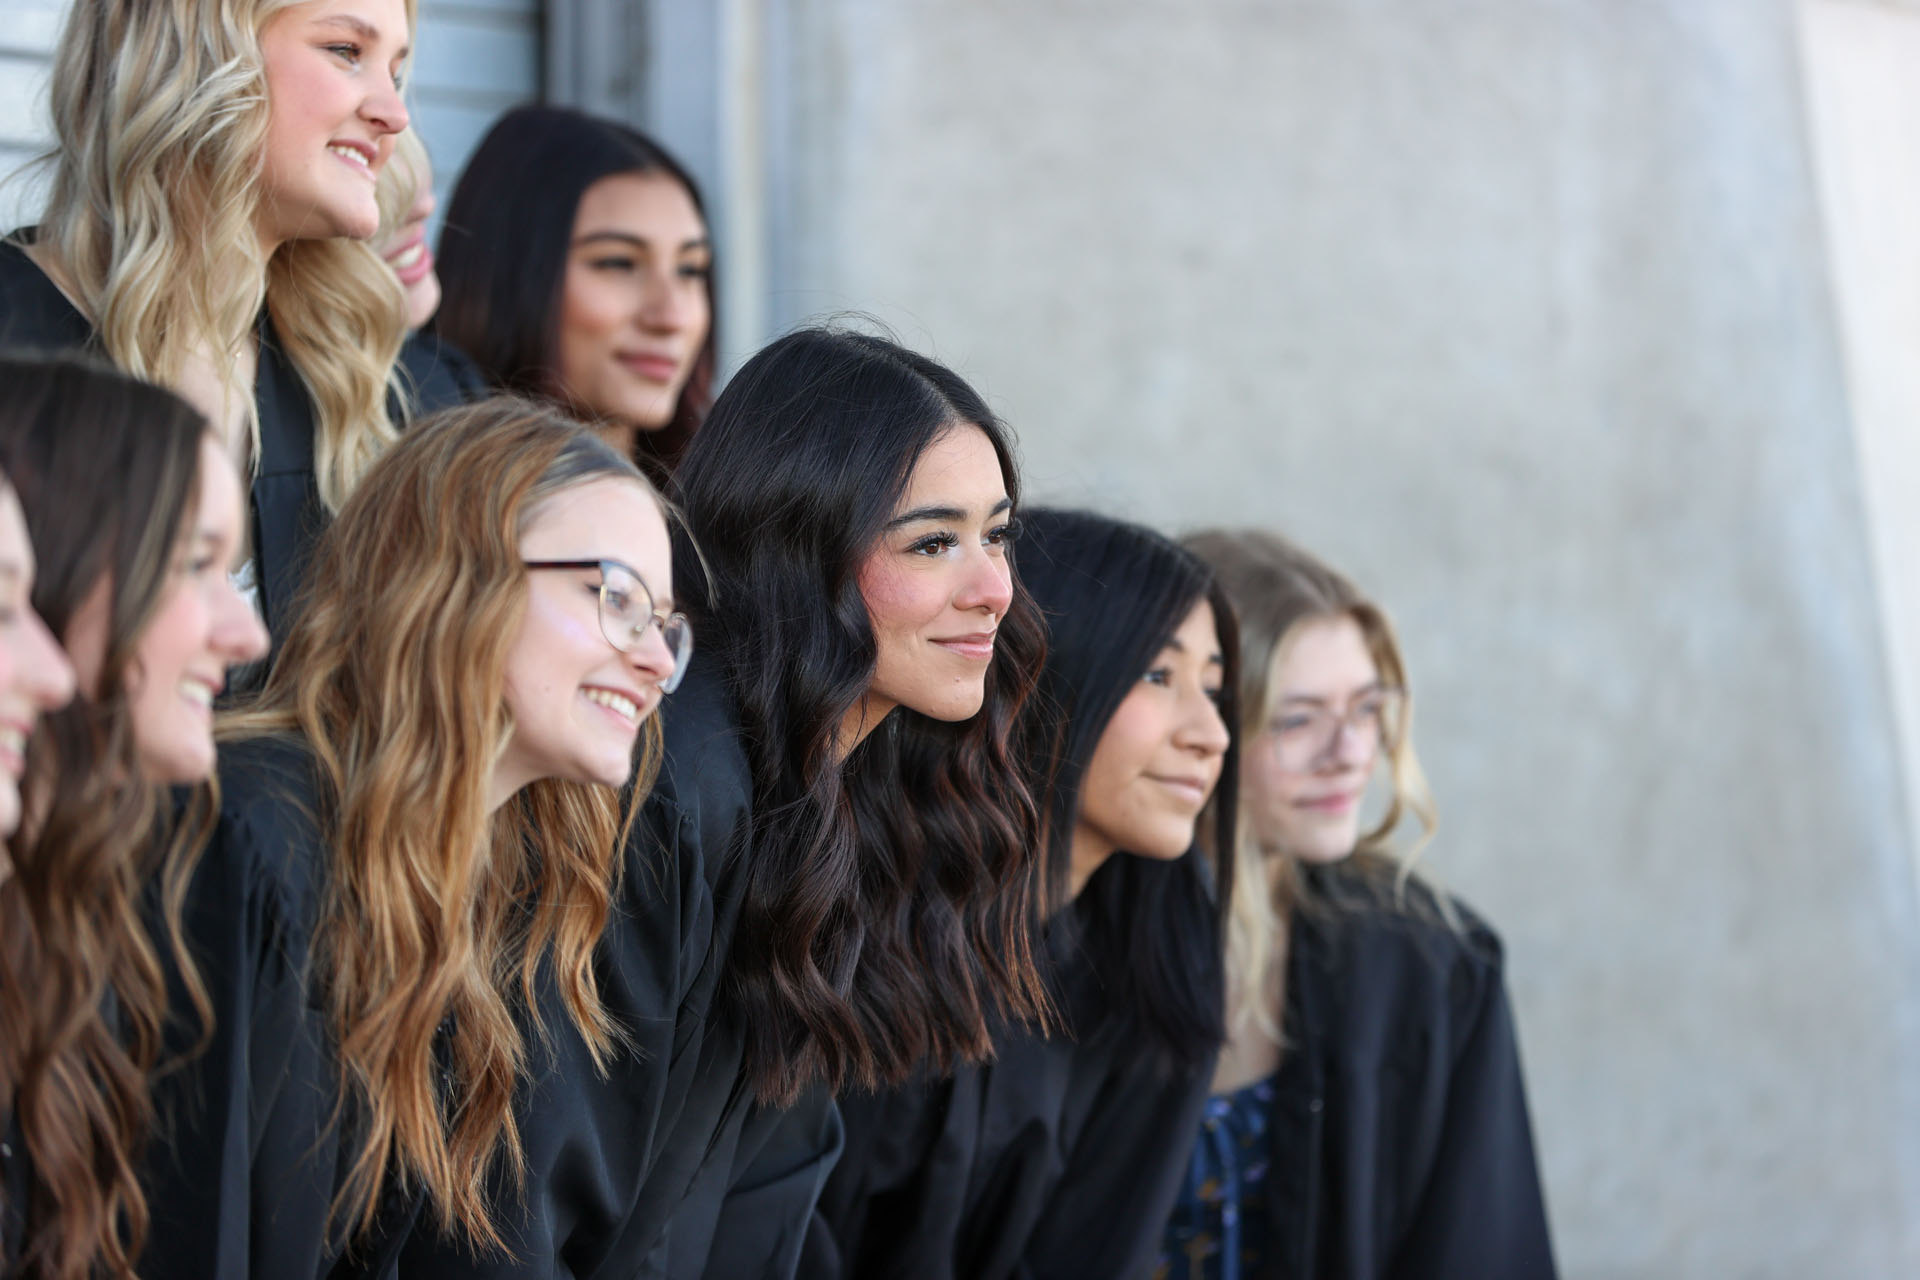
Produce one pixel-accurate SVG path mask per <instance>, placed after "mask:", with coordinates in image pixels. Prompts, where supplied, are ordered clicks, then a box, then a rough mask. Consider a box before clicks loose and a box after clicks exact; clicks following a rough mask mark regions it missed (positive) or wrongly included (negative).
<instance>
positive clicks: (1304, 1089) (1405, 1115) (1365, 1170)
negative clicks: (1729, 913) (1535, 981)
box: [1268, 866, 1557, 1280]
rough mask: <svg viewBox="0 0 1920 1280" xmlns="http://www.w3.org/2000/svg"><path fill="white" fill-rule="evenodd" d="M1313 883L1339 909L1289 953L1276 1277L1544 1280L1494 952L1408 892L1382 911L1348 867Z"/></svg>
mask: <svg viewBox="0 0 1920 1280" xmlns="http://www.w3.org/2000/svg"><path fill="white" fill-rule="evenodd" d="M1309 874H1310V875H1311V876H1313V877H1315V878H1316V879H1317V880H1318V881H1319V884H1318V886H1317V887H1318V888H1319V890H1320V892H1319V893H1318V894H1317V895H1316V896H1317V897H1319V898H1321V899H1323V900H1326V899H1332V900H1334V901H1336V902H1338V903H1342V904H1343V905H1340V906H1339V907H1337V908H1336V909H1333V910H1328V911H1319V912H1315V913H1312V914H1307V915H1303V916H1301V917H1299V918H1298V919H1296V921H1295V923H1294V927H1293V937H1292V941H1291V945H1290V947H1289V955H1288V975H1287V1011H1286V1029H1287V1034H1288V1037H1289V1044H1290V1046H1292V1047H1291V1049H1290V1052H1289V1053H1288V1054H1287V1056H1286V1057H1285V1058H1284V1059H1283V1060H1282V1063H1281V1068H1280V1073H1279V1075H1278V1077H1277V1078H1276V1080H1275V1085H1276V1088H1275V1099H1274V1103H1273V1122H1274V1123H1273V1128H1272V1134H1273V1151H1274V1163H1273V1166H1272V1172H1271V1174H1270V1175H1269V1184H1268V1188H1269V1189H1268V1197H1269V1211H1270V1222H1271V1223H1272V1224H1273V1230H1274V1233H1275V1239H1274V1241H1273V1251H1272V1252H1273V1257H1274V1267H1275V1270H1274V1272H1273V1274H1275V1275H1313V1276H1324V1277H1330V1278H1333V1280H1372V1278H1374V1277H1384V1276H1392V1277H1394V1278H1395V1280H1425V1278H1427V1277H1432V1278H1433V1280H1440V1278H1441V1277H1452V1276H1466V1275H1470V1276H1475V1277H1485V1278H1486V1280H1551V1277H1553V1276H1554V1275H1555V1274H1557V1272H1556V1268H1555V1264H1554V1259H1553V1250H1552V1243H1551V1236H1550V1232H1549V1229H1548V1222H1547V1214H1546V1205H1545V1200H1544V1197H1543V1195H1542V1192H1541V1188H1540V1178H1539V1170H1538V1165H1537V1161H1536V1158H1535V1152H1534V1144H1533V1133H1532V1125H1531V1122H1530V1120H1529V1116H1528V1109H1527V1099H1526V1087H1525V1081H1524V1078H1523V1076H1522V1072H1521V1066H1520V1053H1519V1044H1518V1039H1517V1036H1516V1034H1515V1030H1514V1022H1513V1012H1512V1008H1511V1006H1510V1004H1509V1002H1508V999H1507V991H1506V983H1505V962H1504V953H1503V948H1502V946H1501V942H1500V938H1499V936H1498V934H1496V933H1495V932H1494V930H1493V929H1492V928H1491V927H1490V926H1488V925H1487V924H1486V922H1484V921H1483V920H1481V919H1480V918H1479V917H1478V916H1476V915H1475V914H1474V913H1473V912H1472V911H1471V910H1469V909H1468V908H1467V907H1466V906H1465V905H1464V904H1460V903H1457V902H1456V903H1453V904H1452V905H1453V907H1454V909H1455V914H1456V916H1457V919H1458V924H1459V927H1458V928H1457V929H1456V928H1454V927H1452V926H1451V925H1449V924H1448V923H1447V922H1446V920H1445V919H1444V917H1443V915H1442V913H1441V910H1440V901H1441V900H1440V898H1439V896H1438V895H1437V894H1436V893H1435V892H1434V891H1433V890H1431V889H1430V888H1428V887H1427V886H1425V885H1423V884H1422V883H1420V882H1419V881H1418V880H1413V881H1410V882H1409V884H1408V886H1407V897H1406V899H1405V900H1404V901H1402V902H1399V903H1390V902H1389V901H1387V900H1386V899H1385V898H1384V897H1380V896H1379V895H1383V894H1385V893H1387V892H1389V891H1388V890H1385V889H1379V890H1372V891H1369V890H1367V889H1365V888H1362V887H1359V886H1357V885H1356V883H1355V878H1354V874H1353V873H1352V872H1351V871H1350V870H1348V869H1346V868H1344V867H1338V866H1336V867H1331V868H1317V869H1314V870H1313V871H1311V872H1310V873H1309ZM1368 892H1373V893H1375V894H1376V901H1375V902H1374V903H1372V904H1369V903H1368V902H1367V900H1366V895H1367V893H1368ZM1449 901H1450V902H1451V900H1449Z"/></svg>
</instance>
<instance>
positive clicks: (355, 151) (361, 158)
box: [327, 143, 372, 169]
mask: <svg viewBox="0 0 1920 1280" xmlns="http://www.w3.org/2000/svg"><path fill="white" fill-rule="evenodd" d="M327 150H329V151H331V152H333V154H335V155H337V156H339V157H341V158H342V159H345V160H351V161H352V162H353V163H355V164H357V165H359V166H360V167H361V168H362V169H371V168H372V166H370V165H369V164H368V163H367V157H366V156H365V154H363V153H362V152H361V150H360V149H359V148H358V147H344V146H341V145H339V144H338V143H334V144H332V145H330V146H328V147H327Z"/></svg>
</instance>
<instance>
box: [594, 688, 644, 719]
mask: <svg viewBox="0 0 1920 1280" xmlns="http://www.w3.org/2000/svg"><path fill="white" fill-rule="evenodd" d="M587 701H589V702H597V703H599V704H600V705H601V706H603V707H605V708H606V709H607V710H609V711H612V712H614V713H615V714H617V715H622V716H625V717H626V718H627V719H629V720H635V721H637V720H639V719H640V707H639V705H638V704H636V703H635V702H634V700H633V699H632V698H626V697H622V696H621V695H620V694H617V693H615V692H614V691H613V690H611V689H589V690H587Z"/></svg>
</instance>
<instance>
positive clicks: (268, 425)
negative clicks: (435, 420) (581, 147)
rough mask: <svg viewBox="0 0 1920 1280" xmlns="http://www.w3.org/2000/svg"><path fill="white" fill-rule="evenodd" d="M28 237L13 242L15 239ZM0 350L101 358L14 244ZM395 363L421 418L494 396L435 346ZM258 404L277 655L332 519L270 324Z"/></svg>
mask: <svg viewBox="0 0 1920 1280" xmlns="http://www.w3.org/2000/svg"><path fill="white" fill-rule="evenodd" d="M27 234H28V235H29V238H30V233H27ZM21 235H22V233H20V232H15V233H14V238H15V239H17V238H19V237H20V236H21ZM0 350H9V351H15V352H31V351H40V352H56V351H74V350H86V351H93V352H96V353H98V345H97V343H96V340H95V334H94V331H93V326H92V325H91V324H90V323H88V321H87V318H86V317H85V316H83V315H81V314H80V312H79V311H77V310H75V308H74V306H73V304H72V303H71V302H69V301H67V297H66V295H65V294H63V293H61V292H60V290H59V288H58V286H56V285H55V284H54V283H53V281H52V280H50V279H48V278H47V275H46V273H45V272H43V271H42V270H40V268H39V267H38V266H36V265H34V262H33V259H31V258H29V257H28V256H27V254H26V251H25V250H24V249H22V248H21V247H20V245H18V244H16V243H13V241H12V240H11V239H10V240H8V241H6V242H0ZM398 363H399V365H400V369H401V375H402V376H401V381H402V382H403V383H405V384H406V385H407V387H408V389H409V391H410V393H411V394H412V397H413V404H414V411H415V412H416V413H421V414H424V413H430V412H432V411H433V410H435V409H444V408H448V407H450V406H452V405H456V404H465V403H467V402H468V401H470V400H476V399H479V398H480V397H482V396H485V395H486V394H487V387H486V382H485V380H484V379H483V378H482V377H481V376H480V371H479V370H478V369H477V368H476V367H475V366H474V364H473V362H472V361H471V360H469V359H468V358H467V357H466V356H465V355H462V354H461V353H460V351H459V350H458V349H457V348H454V347H451V346H448V345H446V344H444V343H442V342H441V341H440V340H439V339H438V338H436V337H432V336H425V335H418V334H416V335H413V336H411V337H409V338H408V339H407V341H406V344H405V345H404V346H402V347H401V349H400V358H399V362H398ZM253 396H254V409H255V412H256V413H257V415H258V416H259V419H260V457H259V459H258V464H257V466H256V467H255V469H254V475H253V491H252V508H253V554H254V559H255V572H256V573H257V575H258V581H259V584H260V611H261V613H262V614H263V615H264V616H265V621H266V623H267V628H268V630H269V631H271V632H272V634H273V644H274V648H275V649H276V650H278V648H279V646H280V642H281V641H282V640H284V639H285V638H286V631H287V626H288V624H289V622H290V621H291V619H290V611H291V607H292V604H293V598H294V594H295V592H296V591H297V590H298V588H299V586H300V584H301V583H302V582H303V581H305V579H306V568H307V561H308V559H309V557H310V556H311V555H312V552H313V544H314V542H315V540H316V539H318V538H319V536H320V531H321V530H322V529H324V528H325V527H326V524H327V514H326V508H325V507H323V506H322V505H321V503H320V488H319V484H318V481H317V480H316V479H315V476H314V462H313V435H314V422H313V400H312V398H311V397H309V396H308V394H307V390H306V386H305V384H303V383H302V382H301V381H300V375H299V373H298V371H296V370H295V369H294V367H293V363H292V361H291V360H289V359H288V357H287V355H286V353H285V352H284V351H283V350H282V349H281V347H280V344H279V341H278V339H277V338H276V337H275V335H274V330H273V323H272V321H271V320H269V319H267V318H266V317H265V316H264V315H263V316H262V317H261V320H260V360H259V366H258V369H257V371H256V373H255V376H254V384H253ZM390 413H391V415H392V417H393V419H394V421H396V422H398V421H399V420H400V412H399V405H398V404H394V405H392V406H390Z"/></svg>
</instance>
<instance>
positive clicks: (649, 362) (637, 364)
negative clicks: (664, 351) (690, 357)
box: [614, 352, 680, 384]
mask: <svg viewBox="0 0 1920 1280" xmlns="http://www.w3.org/2000/svg"><path fill="white" fill-rule="evenodd" d="M614 358H615V359H617V360H618V361H619V362H620V364H621V366H622V367H623V368H625V369H627V370H628V371H630V372H632V373H636V374H638V375H639V376H640V377H642V378H645V379H646V380H647V381H648V382H658V383H663V384H664V383H669V382H672V381H673V379H674V377H675V375H677V374H678V373H679V372H680V361H679V360H678V359H676V358H675V357H673V356H666V355H656V354H654V353H653V352H622V353H620V354H619V355H617V356H615V357H614Z"/></svg>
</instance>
